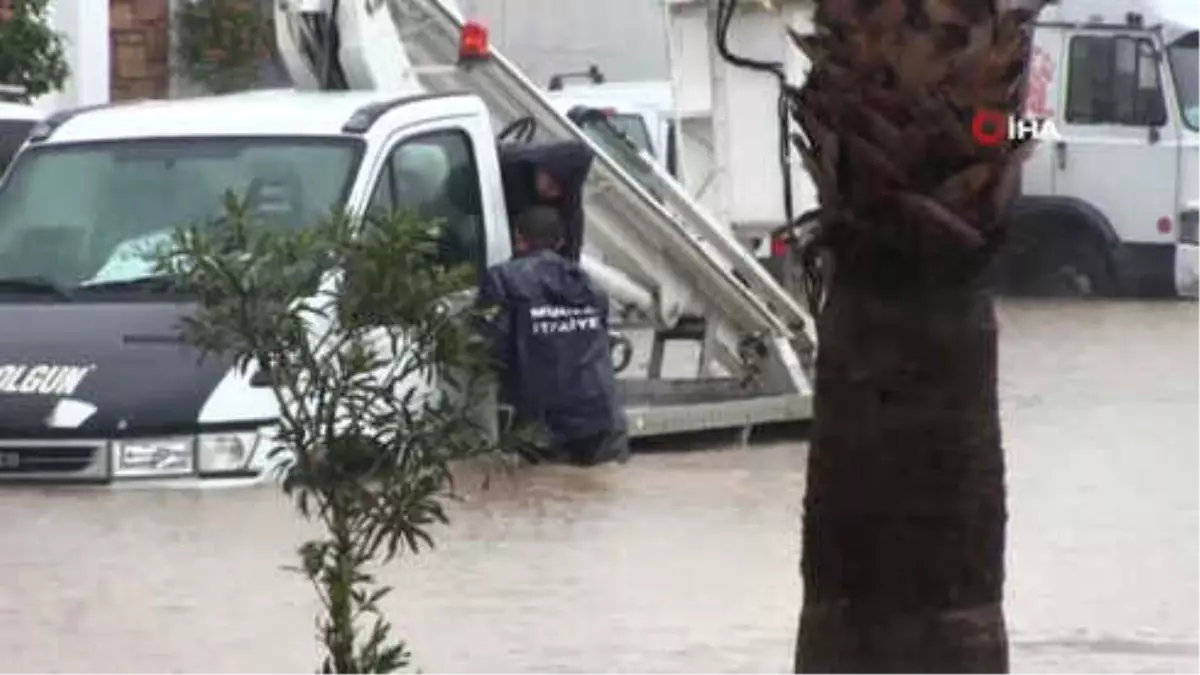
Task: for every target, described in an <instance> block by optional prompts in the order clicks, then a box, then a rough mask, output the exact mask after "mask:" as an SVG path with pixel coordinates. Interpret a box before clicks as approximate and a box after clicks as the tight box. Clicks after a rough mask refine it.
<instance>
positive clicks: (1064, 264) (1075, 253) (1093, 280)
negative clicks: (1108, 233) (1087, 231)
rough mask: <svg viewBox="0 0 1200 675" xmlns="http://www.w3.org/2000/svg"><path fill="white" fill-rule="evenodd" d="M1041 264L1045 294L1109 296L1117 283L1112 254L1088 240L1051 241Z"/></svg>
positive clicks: (1059, 295)
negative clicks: (1113, 275)
mask: <svg viewBox="0 0 1200 675" xmlns="http://www.w3.org/2000/svg"><path fill="white" fill-rule="evenodd" d="M1047 244H1048V245H1047V246H1046V247H1045V251H1046V256H1045V257H1044V258H1042V260H1041V264H1040V265H1039V266H1038V267H1039V269H1038V276H1039V279H1038V281H1039V282H1040V283H1039V285H1041V286H1042V288H1043V289H1044V290H1043V292H1042V293H1041V294H1042V295H1049V296H1055V297H1086V296H1101V297H1103V296H1109V295H1112V294H1113V291H1114V283H1113V278H1112V273H1111V272H1110V271H1109V269H1110V268H1109V261H1108V255H1107V254H1106V253H1105V252H1104V250H1103V249H1101V248H1100V247H1099V246H1098V245H1097V244H1095V243H1094V242H1091V241H1087V240H1082V241H1080V240H1068V239H1065V238H1060V239H1058V240H1057V241H1051V242H1047Z"/></svg>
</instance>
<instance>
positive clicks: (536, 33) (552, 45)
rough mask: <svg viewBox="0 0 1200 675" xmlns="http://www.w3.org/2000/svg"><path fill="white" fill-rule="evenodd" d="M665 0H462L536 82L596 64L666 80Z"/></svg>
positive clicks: (612, 74) (615, 76) (613, 75)
mask: <svg viewBox="0 0 1200 675" xmlns="http://www.w3.org/2000/svg"><path fill="white" fill-rule="evenodd" d="M664 1H665V0H602V1H597V0H458V2H459V5H460V7H461V8H462V11H463V14H465V15H466V16H467V17H469V18H477V19H480V20H482V21H484V22H485V23H487V25H488V27H489V30H490V33H491V37H492V42H493V43H494V44H495V45H496V46H497V47H499V48H500V50H501V51H503V52H504V53H505V55H507V56H508V57H509V58H511V59H513V60H514V61H516V63H517V64H518V65H520V66H521V67H522V68H523V69H524V70H525V71H526V72H527V73H528V74H529V75H530V77H532V78H533V81H534V82H537V83H539V84H543V85H544V84H545V83H546V82H547V81H548V80H549V79H550V77H551V76H552V75H554V74H555V73H560V72H571V71H582V70H584V69H586V68H587V67H588V66H589V65H591V64H596V65H597V66H599V67H600V70H601V71H602V72H603V73H604V74H605V75H606V76H607V77H608V79H609V80H611V81H621V80H648V79H666V78H668V77H670V71H669V66H668V63H667V44H666V26H665V19H664V16H663V2H664Z"/></svg>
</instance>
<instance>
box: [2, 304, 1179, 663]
mask: <svg viewBox="0 0 1200 675" xmlns="http://www.w3.org/2000/svg"><path fill="white" fill-rule="evenodd" d="M1000 312H1001V325H1002V337H1001V340H1002V354H1001V358H1002V375H1003V381H1002V389H1003V413H1004V429H1005V440H1006V448H1007V451H1008V454H1009V486H1010V510H1011V514H1012V515H1011V521H1010V529H1009V548H1008V558H1009V566H1008V583H1007V611H1008V618H1009V623H1010V631H1011V637H1012V641H1013V649H1012V657H1013V667H1014V670H1017V671H1025V672H1031V671H1032V672H1196V671H1197V669H1198V668H1200V659H1198V657H1197V641H1198V639H1197V629H1198V619H1197V613H1198V609H1197V606H1198V602H1197V597H1198V589H1197V568H1198V564H1200V562H1198V553H1197V549H1198V539H1200V537H1198V526H1200V520H1198V516H1197V512H1198V508H1197V502H1198V496H1197V495H1198V489H1197V488H1198V485H1197V480H1198V478H1197V476H1198V467H1197V456H1198V446H1200V439H1198V427H1197V412H1198V409H1200V399H1198V392H1197V390H1198V387H1197V366H1198V363H1197V361H1198V358H1197V339H1198V329H1197V320H1198V316H1197V306H1196V305H1195V304H1191V303H1176V302H1164V303H1141V302H1111V303H1109V302H1084V303H1045V302H1042V303H1036V302H1014V301H1008V302H1005V303H1004V304H1003V305H1002V306H1001V310H1000ZM710 445H711V444H710ZM804 452H805V451H804V445H803V444H802V443H800V442H770V443H766V444H763V445H756V446H753V447H750V448H746V449H739V448H735V447H732V446H729V447H725V448H718V449H713V448H711V447H709V449H706V450H700V451H693V452H666V453H655V454H644V455H636V456H635V457H634V458H633V459H632V460H631V461H630V462H629V463H628V464H626V465H624V466H611V467H602V468H598V469H592V470H586V469H572V468H566V467H545V468H536V469H530V470H527V471H523V472H520V473H518V474H517V475H515V476H514V477H513V478H511V479H506V480H501V481H499V482H497V483H493V486H492V487H491V489H489V490H487V491H479V490H474V489H472V490H470V491H469V495H468V499H467V501H466V502H465V503H463V504H461V505H458V506H456V507H455V508H454V509H453V520H454V522H453V524H452V526H451V527H450V528H449V529H447V530H445V531H442V532H441V533H440V545H439V548H438V549H437V550H436V551H435V552H433V553H430V554H428V555H423V556H420V557H419V558H416V559H412V560H406V561H400V562H397V563H395V564H393V565H390V566H389V567H388V568H387V569H386V570H385V571H384V573H383V576H384V578H385V579H386V580H388V581H390V582H393V583H395V584H396V585H397V586H398V590H397V591H396V594H395V595H394V596H393V597H392V598H390V599H389V601H388V604H387V607H388V609H389V610H390V616H391V618H392V619H393V620H394V622H395V623H396V625H397V627H398V629H399V631H400V633H401V634H402V635H404V636H405V637H406V638H408V641H409V643H410V645H411V647H412V649H413V651H414V653H415V657H416V664H415V665H417V666H419V667H420V668H421V669H422V670H424V671H426V672H431V671H441V672H446V671H454V672H484V671H490V672H529V671H534V672H537V671H591V672H597V671H601V672H604V671H641V672H647V671H649V672H786V671H787V670H788V669H789V667H790V663H791V649H792V641H793V638H794V632H795V624H796V616H797V608H798V607H799V603H800V594H801V588H800V582H799V576H798V572H797V569H798V561H799V555H800V551H799V547H798V537H797V529H798V525H799V519H800V505H801V500H802V496H803V486H804V461H805V457H804ZM308 531H309V530H308V526H307V525H306V524H305V523H304V522H302V521H301V520H299V518H298V517H297V516H296V515H295V513H294V511H293V510H292V508H291V507H290V506H289V505H288V504H287V503H286V502H285V501H283V500H282V498H281V497H279V496H278V494H277V493H276V491H275V490H274V489H272V488H270V487H263V488H251V489H234V490H213V491H204V492H191V491H146V490H122V489H118V490H112V489H93V488H88V489H83V488H72V489H66V488H53V489H48V488H15V487H5V488H4V489H0V670H4V671H17V672H30V671H32V672H38V671H87V672H116V671H120V672H134V671H139V672H140V671H156V672H164V671H165V672H183V671H188V672H201V671H203V672H214V671H216V672H225V671H228V672H235V671H240V672H282V671H291V672H312V671H313V669H314V668H315V667H316V665H317V661H318V653H317V649H316V645H315V641H314V634H315V628H314V611H315V605H314V600H313V596H312V595H311V593H310V591H309V589H308V588H307V587H306V585H305V583H304V582H303V581H302V580H301V579H300V578H299V577H297V576H296V575H294V574H293V573H290V572H287V571H284V570H283V569H282V566H283V565H286V564H290V563H291V562H292V552H293V551H294V549H295V547H296V546H297V544H298V543H299V542H300V541H302V540H303V538H304V537H305V535H306V533H307V532H308Z"/></svg>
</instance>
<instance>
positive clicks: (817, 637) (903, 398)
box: [795, 275, 1008, 673]
mask: <svg viewBox="0 0 1200 675" xmlns="http://www.w3.org/2000/svg"><path fill="white" fill-rule="evenodd" d="M818 334H819V340H820V345H821V348H820V352H819V355H818V363H817V380H816V410H815V422H814V426H813V429H812V437H811V440H812V446H811V450H810V453H811V454H810V457H809V465H808V475H807V482H808V486H807V492H806V495H805V513H804V533H803V552H804V554H803V562H802V574H803V578H804V607H803V610H802V612H801V617H800V630H799V639H798V642H797V649H796V664H795V665H796V672H859V673H870V672H1001V671H1006V670H1007V668H1008V645H1007V637H1006V632H1005V626H1004V618H1003V613H1002V607H1001V602H1002V589H1003V579H1004V538H1005V520H1006V513H1005V501H1004V456H1003V452H1002V449H1001V442H1000V421H999V412H998V402H997V395H996V370H997V367H996V363H997V354H996V323H995V318H994V313H993V303H992V297H991V295H990V293H989V292H988V290H987V289H986V288H984V287H982V286H981V285H979V284H974V283H970V282H967V283H964V284H962V285H959V286H950V287H940V288H929V287H910V288H907V289H899V290H889V289H885V288H882V287H880V286H879V285H876V284H866V283H860V282H857V281H855V280H854V279H853V278H845V277H842V278H838V276H837V275H835V276H834V281H833V284H832V286H831V288H830V289H829V294H828V296H827V300H826V304H825V306H824V309H823V311H822V312H821V314H820V316H819V317H818Z"/></svg>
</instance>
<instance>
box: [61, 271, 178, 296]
mask: <svg viewBox="0 0 1200 675" xmlns="http://www.w3.org/2000/svg"><path fill="white" fill-rule="evenodd" d="M176 288H177V287H176V284H175V279H174V278H173V277H170V276H166V275H161V274H155V275H151V276H147V277H136V278H133V279H114V280H112V281H98V282H95V283H90V284H80V285H79V287H78V288H77V289H76V290H75V292H76V293H90V292H95V291H99V292H101V293H103V292H107V291H143V290H144V291H170V290H174V289H176Z"/></svg>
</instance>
